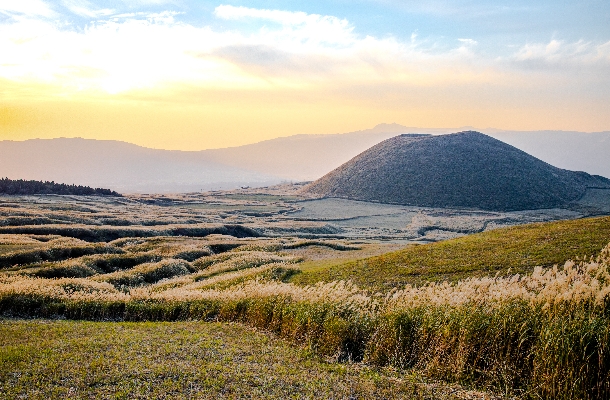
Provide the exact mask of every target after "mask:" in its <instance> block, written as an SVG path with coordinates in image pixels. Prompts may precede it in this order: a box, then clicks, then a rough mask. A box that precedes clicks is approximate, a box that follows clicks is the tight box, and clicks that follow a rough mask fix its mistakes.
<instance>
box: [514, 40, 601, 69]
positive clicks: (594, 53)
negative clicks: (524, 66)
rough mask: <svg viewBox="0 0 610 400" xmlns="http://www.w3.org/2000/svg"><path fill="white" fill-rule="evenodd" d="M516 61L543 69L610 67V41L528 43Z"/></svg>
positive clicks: (522, 48)
mask: <svg viewBox="0 0 610 400" xmlns="http://www.w3.org/2000/svg"><path fill="white" fill-rule="evenodd" d="M514 60H516V61H518V62H524V63H528V64H529V65H533V64H535V65H539V66H541V67H543V66H549V65H554V66H558V65H578V66H586V65H593V64H606V65H607V66H608V67H610V41H608V42H605V43H592V42H585V41H583V40H579V41H577V42H572V43H569V42H565V41H562V40H557V39H553V40H551V41H549V42H548V43H528V44H526V45H524V46H522V47H521V48H520V49H519V50H518V51H517V53H516V54H515V55H514Z"/></svg>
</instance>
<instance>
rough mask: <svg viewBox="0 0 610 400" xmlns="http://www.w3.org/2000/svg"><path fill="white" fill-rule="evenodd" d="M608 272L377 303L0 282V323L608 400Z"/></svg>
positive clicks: (444, 290)
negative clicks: (198, 335) (132, 324)
mask: <svg viewBox="0 0 610 400" xmlns="http://www.w3.org/2000/svg"><path fill="white" fill-rule="evenodd" d="M181 262H184V261H181ZM223 262H226V260H225V261H221V262H220V264H222V263H223ZM213 265H214V264H211V265H208V266H207V268H210V267H211V266H213ZM252 268H261V267H260V266H253V267H252ZM204 271H205V269H204ZM251 271H255V270H251ZM251 271H250V270H243V271H233V272H234V273H244V274H246V272H251ZM261 271H262V269H261ZM258 272H260V271H258ZM609 272H610V245H609V246H607V247H606V248H605V249H604V251H603V252H602V254H601V255H600V256H599V257H598V258H597V259H595V260H589V261H588V262H584V261H583V262H579V263H573V262H568V263H566V264H565V265H564V266H563V267H562V268H558V267H555V268H548V269H543V268H537V269H536V270H535V271H534V273H532V274H530V275H524V276H519V275H515V276H510V277H493V278H472V279H466V280H463V281H459V282H457V283H453V284H449V283H444V284H434V283H431V284H427V285H423V286H420V287H410V286H407V287H406V288H404V289H402V290H394V291H391V292H390V293H385V294H383V293H371V292H368V291H364V290H361V289H359V288H358V287H357V286H355V285H353V284H350V283H349V282H343V281H341V282H333V283H326V284H324V283H319V284H316V285H312V286H296V285H294V284H290V283H283V282H280V281H269V280H261V279H258V280H249V281H246V282H243V283H240V284H237V285H233V286H229V287H218V286H214V285H212V286H210V285H208V284H206V282H205V281H201V282H193V281H194V280H193V279H188V281H187V280H185V281H182V282H181V283H178V284H174V285H165V286H164V283H169V282H171V280H170V281H161V282H160V283H158V284H156V285H154V284H153V285H149V286H144V287H137V288H132V289H131V290H129V291H128V292H126V291H122V290H119V289H117V288H116V287H115V286H114V285H112V284H110V283H108V282H99V281H94V280H92V279H67V278H64V279H54V280H47V279H40V278H32V277H23V276H2V277H0V311H2V312H3V313H5V314H13V315H28V316H43V317H49V316H56V315H62V316H64V317H68V318H81V319H116V320H181V319H217V320H221V321H241V322H244V323H248V324H250V325H253V326H256V327H259V328H262V329H267V330H269V331H272V332H275V333H277V334H278V335H280V336H282V337H285V338H289V339H291V340H294V341H296V342H298V343H302V344H305V345H307V346H309V347H310V348H311V349H313V350H314V351H316V352H317V353H319V354H321V355H324V356H330V357H335V358H336V359H338V360H345V359H352V360H363V361H365V362H368V363H370V364H373V365H380V366H382V365H392V366H395V367H398V368H417V369H419V370H421V371H424V372H425V373H426V374H427V375H429V376H431V377H435V378H439V379H445V380H449V381H457V382H461V383H466V384H472V385H476V386H478V387H484V388H490V389H492V390H495V391H502V392H506V393H507V394H510V395H514V394H522V395H526V396H532V397H539V398H557V399H599V398H608V397H610V379H609V377H610V307H609V306H610V296H609V295H610V273H609ZM102 276H103V275H100V277H102ZM221 276H222V275H216V277H221ZM244 276H245V275H244ZM235 277H238V276H237V275H235V276H233V278H235ZM184 278H186V276H185V277H184ZM209 278H210V279H214V277H212V276H210V277H209ZM96 279H97V278H96ZM176 279H183V278H176ZM115 283H116V282H115ZM207 283H212V282H207Z"/></svg>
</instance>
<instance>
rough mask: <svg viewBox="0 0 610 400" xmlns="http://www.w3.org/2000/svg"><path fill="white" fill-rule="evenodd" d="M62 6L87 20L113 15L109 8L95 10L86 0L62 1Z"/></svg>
mask: <svg viewBox="0 0 610 400" xmlns="http://www.w3.org/2000/svg"><path fill="white" fill-rule="evenodd" d="M62 5H63V6H64V7H66V8H67V9H68V10H70V11H71V12H72V13H74V14H76V15H80V16H81V17H88V18H100V17H105V16H108V15H112V14H114V12H115V11H114V10H112V9H109V8H103V9H100V8H97V7H95V6H94V5H93V4H91V3H90V2H88V1H86V0H62Z"/></svg>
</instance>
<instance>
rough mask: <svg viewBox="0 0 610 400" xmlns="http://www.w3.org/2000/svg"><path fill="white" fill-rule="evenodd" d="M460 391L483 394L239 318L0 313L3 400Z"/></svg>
mask: <svg viewBox="0 0 610 400" xmlns="http://www.w3.org/2000/svg"><path fill="white" fill-rule="evenodd" d="M467 395H468V396H471V397H470V398H484V396H483V395H482V394H477V393H476V392H467V391H465V390H462V389H460V388H459V387H456V386H449V385H438V384H437V385H434V384H426V383H423V382H422V381H421V380H420V379H419V378H418V377H417V376H415V375H412V374H399V373H397V372H395V371H391V370H383V369H381V370H380V369H377V370H375V369H371V368H368V367H365V366H362V365H358V364H337V363H334V362H325V361H323V360H320V359H318V358H316V357H315V356H313V355H311V354H309V353H307V352H305V351H304V350H302V349H301V348H299V347H295V346H292V345H290V344H289V343H287V342H285V341H281V340H277V339H274V338H273V337H271V336H269V335H266V334H263V333H260V332H256V331H253V330H252V329H248V328H246V327H244V326H243V325H239V324H226V323H224V324H221V323H209V322H173V323H167V322H155V323H152V322H145V323H124V322H120V323H119V322H84V321H49V320H30V321H27V320H26V321H23V320H0V397H1V398H3V399H19V398H27V399H59V398H105V399H149V398H155V399H162V398H166V399H189V398H206V399H217V398H225V399H233V398H252V399H259V398H261V399H262V398H273V399H313V398H318V399H331V398H336V399H348V398H349V399H370V398H373V397H376V398H387V399H390V398H409V399H411V398H413V399H457V398H464V396H467ZM459 396H461V397H459Z"/></svg>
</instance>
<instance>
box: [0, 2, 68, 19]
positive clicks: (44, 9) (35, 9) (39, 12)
mask: <svg viewBox="0 0 610 400" xmlns="http://www.w3.org/2000/svg"><path fill="white" fill-rule="evenodd" d="M0 13H3V14H8V15H12V14H19V15H27V16H41V17H53V16H56V15H57V13H56V12H55V11H53V9H52V8H51V7H49V5H48V4H47V3H45V2H44V1H42V0H0Z"/></svg>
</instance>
